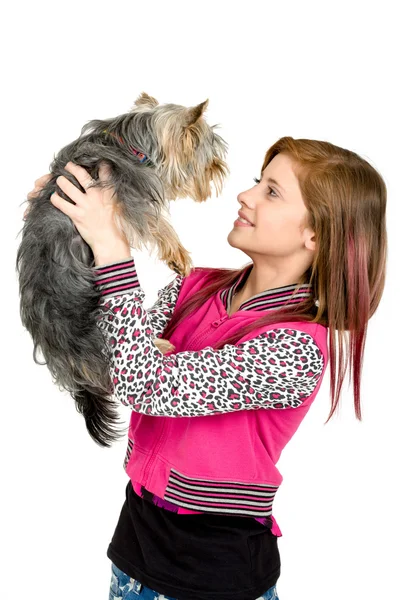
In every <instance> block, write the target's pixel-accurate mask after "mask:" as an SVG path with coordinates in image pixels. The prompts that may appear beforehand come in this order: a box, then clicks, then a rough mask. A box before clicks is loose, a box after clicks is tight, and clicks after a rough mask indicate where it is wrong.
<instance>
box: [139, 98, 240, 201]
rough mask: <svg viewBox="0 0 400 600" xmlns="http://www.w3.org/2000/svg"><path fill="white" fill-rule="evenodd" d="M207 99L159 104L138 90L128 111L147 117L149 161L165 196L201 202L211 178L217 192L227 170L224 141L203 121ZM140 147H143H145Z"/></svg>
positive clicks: (208, 187)
mask: <svg viewBox="0 0 400 600" xmlns="http://www.w3.org/2000/svg"><path fill="white" fill-rule="evenodd" d="M207 105H208V100H206V101H205V102H202V103H201V104H199V105H198V106H194V107H189V108H187V107H184V106H180V105H178V104H162V105H160V104H159V103H158V101H157V100H156V99H155V98H153V97H152V96H149V95H148V94H145V93H143V94H141V95H140V96H139V98H138V99H137V100H136V102H135V104H134V106H133V108H132V110H131V113H130V114H131V115H132V113H146V115H147V116H148V117H150V119H149V121H148V123H151V129H152V136H153V140H154V142H155V143H154V148H153V151H152V153H151V154H152V155H153V156H152V158H153V162H154V164H155V166H156V170H157V173H158V175H159V176H160V178H161V180H162V182H163V185H164V189H165V196H166V198H168V199H175V198H184V197H186V196H189V197H191V198H193V199H194V200H195V201H196V202H202V201H204V200H206V199H207V198H209V197H210V196H211V193H212V190H211V182H213V183H214V186H215V190H216V193H217V195H218V194H219V193H220V192H221V190H222V184H223V180H224V178H225V176H226V175H227V173H228V167H227V164H226V163H225V156H226V151H227V145H226V142H225V141H224V140H223V139H222V138H221V137H220V136H219V135H218V134H216V133H215V131H214V129H215V127H216V126H215V125H214V126H211V127H210V125H208V124H207V122H206V121H205V119H204V116H203V115H204V112H205V110H206V108H207ZM143 151H146V150H145V149H144V150H143Z"/></svg>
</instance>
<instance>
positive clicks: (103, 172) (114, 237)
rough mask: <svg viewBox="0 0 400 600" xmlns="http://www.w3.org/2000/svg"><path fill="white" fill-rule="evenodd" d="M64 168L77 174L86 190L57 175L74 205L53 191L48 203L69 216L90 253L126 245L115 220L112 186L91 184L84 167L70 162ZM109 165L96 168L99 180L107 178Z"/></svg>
mask: <svg viewBox="0 0 400 600" xmlns="http://www.w3.org/2000/svg"><path fill="white" fill-rule="evenodd" d="M65 169H66V170H67V171H69V172H70V173H71V174H72V175H74V176H75V177H76V179H77V180H78V181H79V183H80V184H81V185H82V187H83V188H84V189H85V192H81V191H80V190H79V189H78V188H77V187H76V186H75V185H74V184H73V183H71V182H70V181H69V180H68V179H67V178H66V177H64V176H63V175H60V177H57V180H56V181H57V185H58V186H59V187H60V189H61V190H62V191H63V192H64V193H65V194H66V195H67V196H68V197H69V198H71V200H73V202H75V206H74V205H73V204H71V203H70V202H67V200H64V199H63V198H61V196H59V195H58V194H57V192H54V194H52V195H51V196H50V201H51V203H52V204H53V205H54V206H55V207H56V208H58V209H59V210H61V211H62V212H63V213H64V214H66V215H67V216H68V217H70V218H71V220H72V221H73V223H74V225H75V227H76V228H77V230H78V231H79V233H80V234H81V236H82V237H83V239H84V240H85V241H86V242H87V244H89V246H90V247H91V249H92V251H93V254H94V255H96V253H97V254H98V253H105V252H106V251H107V248H113V247H116V246H119V247H123V246H124V245H126V247H127V249H128V248H129V243H128V241H127V240H126V238H125V236H124V234H123V233H122V232H121V231H120V230H119V229H118V227H117V224H116V223H115V220H114V201H113V197H114V194H115V190H114V188H110V187H105V188H100V187H92V185H93V180H92V178H91V177H90V175H89V173H88V172H87V171H86V169H84V168H83V167H80V166H79V165H76V164H75V163H72V162H69V163H67V164H66V166H65ZM108 177H109V168H108V165H106V164H105V163H103V164H101V166H100V169H99V180H100V181H102V182H106V181H107V180H108Z"/></svg>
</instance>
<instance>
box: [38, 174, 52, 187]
mask: <svg viewBox="0 0 400 600" xmlns="http://www.w3.org/2000/svg"><path fill="white" fill-rule="evenodd" d="M50 179H51V173H46V175H42V176H41V177H39V179H36V181H35V189H36V188H38V189H39V190H40V188H42V187H44V186H45V185H46V183H47V182H48V181H49V180H50Z"/></svg>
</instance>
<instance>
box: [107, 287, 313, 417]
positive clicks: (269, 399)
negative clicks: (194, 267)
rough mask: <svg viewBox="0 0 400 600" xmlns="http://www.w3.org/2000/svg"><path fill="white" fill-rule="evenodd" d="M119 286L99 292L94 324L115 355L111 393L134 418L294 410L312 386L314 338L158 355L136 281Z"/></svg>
mask: <svg viewBox="0 0 400 600" xmlns="http://www.w3.org/2000/svg"><path fill="white" fill-rule="evenodd" d="M171 283H172V282H171ZM107 285H109V284H107ZM124 285H125V284H124ZM124 285H122V286H119V282H118V283H117V285H116V287H115V288H114V289H112V288H111V287H108V288H107V287H106V288H103V290H102V291H103V292H105V293H104V296H103V298H102V299H101V300H100V302H99V313H100V314H99V319H98V325H99V327H100V328H101V329H102V330H103V331H105V332H106V336H107V339H108V343H109V344H110V347H111V348H112V349H113V352H112V356H113V368H112V372H111V378H112V381H113V383H114V394H115V395H116V397H117V399H118V400H119V401H120V402H121V403H122V404H124V405H126V406H130V407H131V409H132V410H134V411H135V412H138V413H143V414H147V415H152V416H169V417H196V416H206V415H214V414H219V413H226V412H233V411H237V410H254V409H259V408H264V409H265V408H270V409H284V408H296V407H298V406H300V405H301V404H302V403H303V402H304V400H306V399H307V398H308V397H309V396H310V395H311V394H312V393H313V391H314V389H315V387H316V386H317V384H318V381H319V379H320V377H321V375H322V372H323V366H324V359H323V355H322V352H321V351H320V349H319V347H318V345H317V344H316V343H315V341H314V339H313V338H312V336H310V335H309V334H308V333H306V332H303V331H301V330H297V329H295V330H294V329H288V328H276V329H273V330H270V331H268V332H264V333H262V334H261V335H259V336H257V337H256V338H254V339H252V340H248V341H246V342H244V343H241V344H238V345H230V344H227V345H225V346H224V348H222V349H221V350H213V349H212V348H211V347H207V348H204V349H203V350H199V351H194V352H189V351H187V352H177V353H176V354H172V355H170V356H164V355H163V354H162V353H161V352H160V351H159V350H158V348H157V347H156V346H155V344H154V342H153V341H152V336H153V323H152V319H153V317H151V316H150V314H149V313H150V312H151V311H146V310H145V309H144V308H143V300H144V292H143V290H142V288H141V287H140V286H139V284H138V282H137V276H136V278H132V281H131V282H127V283H126V285H131V286H132V288H129V289H128V288H125V289H124V290H122V288H123V287H124ZM170 285H171V284H170ZM101 287H102V286H101V284H100V285H99V288H100V289H101ZM166 287H168V286H166ZM164 289H165V288H164ZM168 293H171V290H170V291H168ZM168 293H167V296H168ZM172 295H173V293H172ZM167 305H168V302H167ZM168 310H169V308H168V306H167V308H166V313H167V314H166V315H165V318H166V319H168V314H169V313H168ZM160 313H161V314H162V313H163V310H161V311H159V313H158V314H160Z"/></svg>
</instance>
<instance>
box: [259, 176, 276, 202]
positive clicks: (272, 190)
mask: <svg viewBox="0 0 400 600" xmlns="http://www.w3.org/2000/svg"><path fill="white" fill-rule="evenodd" d="M253 179H254V181H255V182H256V183H261V179H257V177H253ZM268 189H269V190H271V192H274V194H275V195H274V196H272V198H277V197H278V194H277V193H276V192H275V190H274V189H273V188H272V187H269V186H268ZM271 192H268V194H269V196H271Z"/></svg>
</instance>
